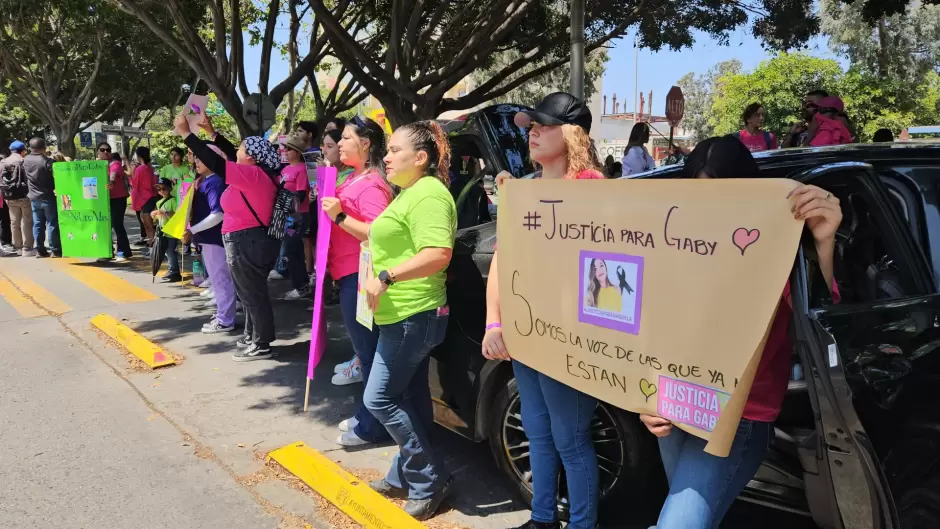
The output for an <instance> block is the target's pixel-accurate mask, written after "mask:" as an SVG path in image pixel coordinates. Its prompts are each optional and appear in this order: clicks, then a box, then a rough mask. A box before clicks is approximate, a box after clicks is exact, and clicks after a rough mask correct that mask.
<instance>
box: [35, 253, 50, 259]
mask: <svg viewBox="0 0 940 529" xmlns="http://www.w3.org/2000/svg"><path fill="white" fill-rule="evenodd" d="M36 258H37V259H48V258H49V252H36Z"/></svg>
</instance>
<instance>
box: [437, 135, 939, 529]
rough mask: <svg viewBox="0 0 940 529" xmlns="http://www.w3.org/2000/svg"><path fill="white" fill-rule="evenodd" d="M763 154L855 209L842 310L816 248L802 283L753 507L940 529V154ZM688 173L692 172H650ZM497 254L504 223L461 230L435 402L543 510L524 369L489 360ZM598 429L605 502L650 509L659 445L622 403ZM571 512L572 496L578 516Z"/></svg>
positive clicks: (868, 148) (844, 231) (848, 211)
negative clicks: (640, 502)
mask: <svg viewBox="0 0 940 529" xmlns="http://www.w3.org/2000/svg"><path fill="white" fill-rule="evenodd" d="M509 124H510V125H511V121H509ZM514 132H517V133H518V134H520V135H522V136H524V134H525V132H524V131H521V130H520V129H518V128H516V129H515V131H514ZM520 137H521V136H520ZM454 145H455V148H454V150H455V151H456V152H458V153H459V150H458V149H459V144H457V143H455V144H454ZM488 151H489V152H491V153H495V154H494V155H493V156H495V159H491V160H487V161H486V162H485V166H487V167H500V164H502V165H503V166H507V165H508V164H507V163H506V162H505V161H504V160H503V159H501V158H499V156H498V155H499V154H500V149H493V148H489V149H488ZM755 157H756V158H757V162H758V165H759V166H760V168H761V174H760V176H762V177H770V178H791V179H794V180H798V181H801V182H807V183H813V184H815V185H818V186H820V187H822V188H824V189H826V190H828V191H830V192H832V193H833V194H834V195H836V196H837V197H838V198H839V199H840V200H841V204H842V208H843V215H844V218H843V221H842V226H841V227H840V229H839V231H838V233H837V240H836V262H835V277H836V280H837V282H838V285H839V289H840V292H841V294H842V300H841V302H840V303H839V304H832V303H831V300H830V299H829V296H828V289H827V288H826V287H825V285H823V283H822V280H821V275H820V274H819V271H818V268H817V266H816V263H815V260H814V255H813V245H812V243H811V242H810V240H811V239H805V242H807V244H803V245H801V249H800V251H799V254H798V255H797V257H796V260H795V264H794V267H793V273H792V277H791V289H792V293H793V298H792V299H793V310H794V319H793V329H792V330H793V333H794V337H795V342H794V343H795V347H794V351H793V360H792V363H793V371H792V373H793V376H792V377H791V378H792V380H791V382H790V385H789V391H788V394H787V396H786V399H785V402H784V407H783V411H782V413H781V414H780V417H779V418H778V420H777V422H776V424H775V433H776V436H775V439H774V441H773V447H772V449H771V451H770V453H769V455H768V456H767V459H766V460H765V461H764V464H763V465H762V467H761V468H760V470H759V471H758V472H757V475H756V476H755V477H754V479H753V480H752V481H751V482H750V483H749V485H748V487H747V488H746V489H745V491H744V492H743V493H742V495H741V497H740V499H743V500H745V501H749V502H753V503H757V504H761V505H765V506H769V507H772V508H775V509H780V510H784V511H789V512H792V513H798V514H803V515H806V516H809V517H812V519H813V521H814V522H815V523H816V524H817V525H818V526H819V527H822V528H825V529H837V528H838V529H841V528H846V529H864V528H891V529H895V528H903V529H927V528H931V529H936V528H940V389H938V388H940V353H935V352H934V351H935V349H937V348H940V319H938V316H940V290H938V284H940V144H938V145H925V144H893V145H892V144H877V145H851V146H842V147H830V148H821V149H794V150H785V151H774V152H770V153H761V154H758V155H756V156H755ZM522 159H525V156H522ZM500 168H503V167H500ZM505 168H507V169H509V170H510V171H511V172H512V169H513V168H512V167H505ZM529 169H530V168H528V167H525V168H524V169H523V170H529ZM514 174H515V175H516V176H520V175H521V174H523V173H522V172H514ZM681 176H682V167H681V166H679V167H675V166H673V167H669V168H665V169H661V170H657V171H652V172H649V173H646V174H644V175H640V177H641V178H677V177H681ZM624 185H625V186H629V182H627V181H625V182H624ZM495 242H496V223H495V222H489V223H484V224H480V225H478V226H474V227H470V228H467V229H463V230H461V231H459V232H458V242H457V246H456V248H455V251H454V258H453V261H452V264H451V266H450V269H449V272H448V281H449V285H448V296H449V299H450V304H451V320H450V327H449V329H448V333H447V338H446V340H445V342H444V343H443V344H442V345H441V346H440V347H438V348H437V349H436V350H435V351H434V352H433V357H434V361H435V362H434V364H433V365H432V373H431V380H432V382H431V385H432V388H431V390H432V395H433V396H434V398H435V406H436V410H435V417H436V419H437V421H438V423H440V424H441V425H443V426H445V427H447V428H449V429H451V430H453V431H455V432H458V433H460V434H461V435H464V436H466V437H468V438H470V439H473V440H475V441H484V440H485V441H488V442H489V445H490V447H491V449H492V452H493V456H494V458H495V459H496V463H497V465H498V467H499V468H500V469H501V470H502V471H503V472H504V473H505V475H506V476H507V478H509V479H510V480H512V482H513V483H514V484H515V485H516V487H517V488H518V490H519V492H520V493H521V495H522V496H523V498H524V499H526V500H530V499H531V472H530V467H529V461H528V442H527V438H526V435H525V432H524V431H523V429H522V422H521V419H520V409H519V407H520V405H519V397H518V392H517V390H516V385H515V381H514V379H513V375H512V369H511V367H510V365H509V364H508V363H505V362H493V361H487V360H485V359H484V358H483V357H482V355H481V354H480V341H481V340H482V337H483V333H484V326H485V325H484V323H485V322H484V320H485V286H486V278H487V274H488V271H489V265H490V261H491V259H492V255H493V247H494V244H495ZM592 428H593V438H594V442H595V445H596V447H597V452H598V461H599V465H600V470H601V473H600V474H601V480H602V483H601V486H602V497H603V498H602V499H603V500H604V501H607V502H609V501H610V500H615V501H623V500H625V499H626V498H629V497H634V498H635V497H642V494H640V493H641V492H643V488H644V484H645V483H648V478H649V477H650V475H651V473H655V472H662V470H661V466H660V464H659V452H658V449H657V445H656V443H655V439H654V438H653V436H652V435H651V434H649V433H648V432H647V431H646V430H645V428H644V427H643V426H642V425H641V424H640V422H639V420H638V418H637V417H636V415H635V414H632V413H629V412H626V411H624V410H621V409H618V408H616V407H614V406H611V405H608V404H601V405H600V406H598V408H597V411H596V417H595V420H594V423H593V426H592ZM631 494H633V496H631ZM564 506H565V502H564V498H563V497H562V498H561V499H560V501H559V508H560V509H561V510H562V512H563V513H564V510H565V508H564Z"/></svg>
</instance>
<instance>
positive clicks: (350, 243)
mask: <svg viewBox="0 0 940 529" xmlns="http://www.w3.org/2000/svg"><path fill="white" fill-rule="evenodd" d="M336 196H337V197H338V198H339V202H340V204H342V206H343V213H346V215H347V216H349V217H351V218H354V219H356V220H358V221H362V222H369V223H371V222H372V221H373V220H375V218H376V217H378V216H379V215H380V214H381V213H382V212H383V211H385V208H386V207H388V204H389V202H391V201H392V190H391V188H389V187H388V184H387V183H386V182H385V179H384V178H382V175H380V174H379V173H377V172H375V171H369V172H367V173H363V174H361V175H357V176H352V175H350V176H349V177H348V178H347V179H346V181H345V182H343V183H342V184H341V185H340V186H339V187H338V188H336ZM331 229H332V231H331V232H330V249H329V251H328V252H327V256H326V267H327V269H328V270H329V271H330V276H332V277H333V279H339V278H341V277H345V276H348V275H349V274H356V273H358V272H359V247H360V244H362V241H360V240H359V239H357V238H355V237H353V236H352V235H350V234H349V233H347V232H346V230H344V229H343V228H341V227H339V226H337V225H336V224H335V223H334V224H333V225H332V228H331Z"/></svg>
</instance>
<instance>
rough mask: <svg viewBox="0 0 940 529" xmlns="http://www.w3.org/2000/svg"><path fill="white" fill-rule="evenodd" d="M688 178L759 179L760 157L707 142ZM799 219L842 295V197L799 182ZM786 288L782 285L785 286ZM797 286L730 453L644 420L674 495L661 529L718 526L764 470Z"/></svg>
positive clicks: (724, 141)
mask: <svg viewBox="0 0 940 529" xmlns="http://www.w3.org/2000/svg"><path fill="white" fill-rule="evenodd" d="M685 170H686V176H687V177H688V178H705V179H709V178H755V177H757V176H759V175H758V169H757V164H756V163H755V162H754V158H753V157H752V156H751V153H750V152H749V151H748V150H747V148H746V147H745V146H744V144H743V143H741V142H740V141H739V140H738V139H736V138H735V137H734V136H723V137H721V138H709V139H707V140H705V141H703V142H701V143H699V144H698V145H697V146H696V147H695V150H694V151H692V153H691V154H690V155H689V157H688V159H687V160H686V162H685ZM780 199H781V200H789V202H790V210H791V211H792V212H793V218H795V219H797V220H801V221H805V222H806V228H807V229H808V230H809V232H810V233H811V234H812V237H813V240H814V242H815V246H816V255H817V257H818V262H819V269H820V271H821V272H822V275H823V277H824V278H825V281H826V284H827V285H829V289H830V291H831V292H832V297H833V300H835V301H838V297H839V291H838V289H837V288H836V284H835V281H834V280H833V255H834V253H835V233H836V230H837V229H838V228H839V224H840V223H841V222H842V210H841V208H840V207H839V199H838V198H836V197H835V196H833V195H832V193H829V192H827V191H825V190H824V189H820V188H819V187H816V186H812V185H796V187H795V188H794V189H793V190H792V191H790V193H789V195H787V196H786V197H782V196H781V197H780ZM778 288H779V287H778ZM792 314H793V312H792V309H791V307H790V286H789V283H787V284H786V285H784V287H783V293H782V295H781V299H780V305H779V307H778V309H777V311H776V316H775V319H774V321H773V322H772V323H771V327H770V330H769V333H768V335H767V338H766V341H765V342H764V350H763V352H762V354H761V357H760V363H759V364H758V366H757V373H756V374H755V376H754V381H753V383H752V385H751V390H750V394H749V395H748V398H747V403H746V404H745V406H744V413H743V415H742V417H741V422H740V423H739V424H738V429H737V433H736V434H735V437H734V441H733V442H732V444H731V451H730V453H729V454H728V457H717V456H713V455H710V454H707V453H705V443H706V441H705V440H704V439H700V438H698V437H695V436H693V435H690V434H688V433H686V432H684V431H682V430H680V429H678V428H673V426H672V423H671V422H669V421H668V420H666V419H663V418H662V417H657V416H655V415H645V414H643V415H640V420H641V421H643V423H644V424H645V425H646V427H647V428H648V429H649V430H650V432H652V433H653V434H654V435H656V437H658V438H659V439H658V440H659V453H660V455H661V456H662V461H663V467H664V468H665V470H666V478H667V480H668V482H669V495H668V496H667V497H666V502H665V503H664V504H663V508H662V511H661V512H660V514H659V521H658V522H657V524H656V526H655V528H654V529H714V528H717V527H718V525H719V524H720V523H721V520H722V518H723V517H724V515H725V513H726V512H727V511H728V507H730V506H731V502H732V501H734V499H735V498H736V497H737V496H738V494H739V493H740V492H741V490H743V489H744V487H745V485H747V483H748V481H750V479H751V478H752V477H753V476H754V474H755V473H756V472H757V469H758V467H760V464H761V461H763V459H764V456H765V455H766V453H767V450H768V449H769V446H770V441H771V439H772V437H773V431H774V427H773V423H774V421H775V420H776V419H777V416H778V415H779V413H780V409H781V407H782V405H783V397H784V395H785V394H786V391H787V383H788V381H789V378H790V376H789V375H790V357H791V354H792V351H793V344H792V343H791V341H790V337H789V334H788V328H789V326H790V319H791V317H792Z"/></svg>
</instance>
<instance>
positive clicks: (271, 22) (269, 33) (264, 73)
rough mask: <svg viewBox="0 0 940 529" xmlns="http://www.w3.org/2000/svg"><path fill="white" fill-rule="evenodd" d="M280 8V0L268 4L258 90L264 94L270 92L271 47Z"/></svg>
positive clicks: (273, 0)
mask: <svg viewBox="0 0 940 529" xmlns="http://www.w3.org/2000/svg"><path fill="white" fill-rule="evenodd" d="M280 9H281V1H280V0H271V1H270V3H269V4H268V20H267V22H266V23H265V26H264V40H262V41H261V71H260V72H259V74H258V90H259V91H260V92H261V93H262V94H266V93H268V80H269V78H270V77H271V48H272V47H273V46H274V28H275V27H276V26H277V16H278V13H279V12H280ZM295 86H296V84H295ZM291 88H292V89H293V87H291Z"/></svg>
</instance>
